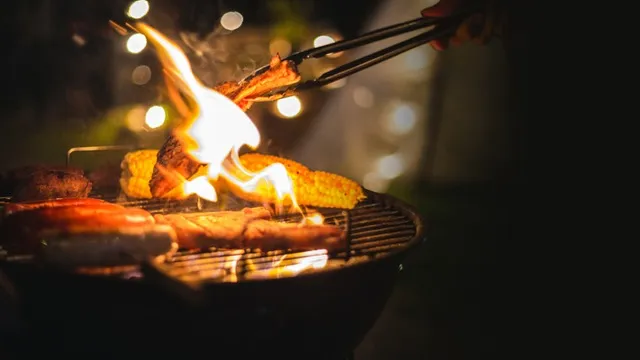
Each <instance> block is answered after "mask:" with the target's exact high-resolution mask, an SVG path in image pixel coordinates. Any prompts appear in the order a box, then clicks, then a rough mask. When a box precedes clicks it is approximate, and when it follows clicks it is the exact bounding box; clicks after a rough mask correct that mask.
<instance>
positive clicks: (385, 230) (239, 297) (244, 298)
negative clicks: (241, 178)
mask: <svg viewBox="0 0 640 360" xmlns="http://www.w3.org/2000/svg"><path fill="white" fill-rule="evenodd" d="M98 195H99V194H95V196H96V197H97V196H98ZM101 197H103V198H104V199H107V200H111V201H119V202H121V203H123V204H125V205H126V206H135V207H142V208H145V209H147V210H148V211H150V212H152V213H171V212H195V211H202V210H207V211H210V210H212V209H210V208H207V206H206V204H202V203H199V202H198V200H195V199H191V200H186V201H167V200H137V201H124V202H123V199H118V198H117V197H116V196H107V195H101ZM221 203H222V204H224V205H225V206H226V208H231V209H232V208H240V207H243V206H247V205H250V204H247V203H246V202H240V201H237V200H233V199H227V200H225V201H222V202H221ZM253 205H255V204H253ZM216 206H219V205H216ZM314 210H316V211H319V212H321V213H322V214H323V215H324V216H325V219H326V221H327V222H334V223H336V224H338V225H340V226H343V227H345V230H346V232H347V234H348V245H347V248H346V249H345V250H344V251H341V252H339V253H337V254H331V256H330V260H329V264H328V266H327V267H325V268H323V269H320V270H314V271H312V272H309V273H303V274H299V275H297V276H294V277H284V278H278V279H274V278H269V279H256V278H254V277H251V276H247V275H250V274H251V273H250V272H249V270H248V269H249V268H250V265H253V266H254V267H255V266H256V264H260V263H261V262H270V261H273V260H272V259H273V257H274V256H280V257H281V256H282V255H284V253H275V254H274V253H269V254H268V255H266V254H259V253H254V252H250V251H242V253H241V254H240V255H241V256H240V258H239V260H238V261H237V264H236V270H237V277H236V278H234V279H232V280H229V278H228V277H226V278H225V276H220V272H219V271H211V270H212V269H214V270H215V269H219V268H220V267H221V264H223V263H225V262H226V261H227V259H228V257H229V256H237V255H238V250H236V251H235V252H234V251H232V250H219V249H207V250H201V251H197V252H194V251H185V252H180V253H178V254H176V256H174V257H173V258H172V259H171V260H169V261H167V262H165V263H161V264H153V263H148V264H142V265H141V266H140V267H139V268H137V269H135V270H132V271H131V272H128V273H126V274H120V275H118V276H108V277H107V276H90V275H80V274H75V273H70V272H67V271H65V270H63V269H51V268H42V267H39V266H37V265H35V264H32V263H29V262H23V261H7V260H6V259H5V261H4V263H3V270H4V271H5V272H6V273H7V275H8V277H9V278H10V279H11V281H12V284H13V286H14V287H15V288H16V290H17V293H18V294H19V295H18V296H19V297H20V299H19V300H20V301H19V303H20V304H21V309H20V310H21V314H23V317H24V320H25V321H26V323H27V324H28V325H29V326H28V330H29V336H28V339H29V341H30V342H32V341H36V342H37V343H38V344H41V346H47V347H49V348H50V349H52V350H53V349H58V350H59V351H60V352H63V353H64V352H70V353H73V354H84V356H90V357H91V358H115V357H117V358H119V359H122V358H123V357H125V358H126V357H129V356H130V357H139V356H144V355H146V356H149V355H153V354H156V355H163V356H168V355H173V356H180V357H181V358H183V359H186V358H196V357H201V356H202V354H203V353H204V352H205V351H207V352H208V353H209V354H210V355H209V356H212V357H213V358H221V359H226V358H230V357H235V358H250V357H256V356H265V354H270V356H278V358H280V359H283V358H284V359H288V358H291V359H293V358H295V359H299V358H305V359H316V358H317V359H328V358H336V357H337V356H342V355H343V354H346V353H348V352H350V351H352V350H353V349H354V348H355V347H356V346H357V344H358V343H359V342H360V341H361V340H362V338H363V337H364V335H365V334H366V333H367V331H368V330H369V329H370V328H371V327H372V326H373V324H374V322H375V320H376V318H377V317H378V315H379V314H380V312H381V311H382V309H383V307H384V305H385V303H386V301H387V299H388V297H389V295H390V293H391V291H392V288H393V285H394V282H395V279H396V276H397V274H398V272H399V270H401V269H402V264H401V263H402V261H403V259H404V256H405V255H406V253H407V251H409V250H410V249H412V248H414V247H415V246H417V245H419V244H420V243H421V242H422V241H423V240H424V232H423V223H422V220H421V219H420V217H419V216H418V215H417V213H416V212H415V210H413V209H412V208H411V207H409V206H407V205H406V204H404V203H402V202H400V201H398V200H396V199H394V198H392V197H390V196H387V195H382V194H377V193H373V192H367V200H366V201H364V202H362V203H361V204H359V205H358V206H357V207H356V208H355V209H353V210H350V211H339V210H329V209H314ZM280 220H283V221H298V220H299V217H296V216H283V217H281V219H280ZM297 256H301V255H300V254H295V253H290V254H287V257H289V258H291V259H294V258H296V257H297Z"/></svg>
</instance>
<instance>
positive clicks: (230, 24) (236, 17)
mask: <svg viewBox="0 0 640 360" xmlns="http://www.w3.org/2000/svg"><path fill="white" fill-rule="evenodd" d="M242 21H244V18H243V17H242V14H240V13H239V12H237V11H229V12H228V13H225V14H224V15H222V17H221V18H220V25H222V27H223V28H225V29H227V30H229V31H233V30H236V29H238V28H239V27H240V26H242Z"/></svg>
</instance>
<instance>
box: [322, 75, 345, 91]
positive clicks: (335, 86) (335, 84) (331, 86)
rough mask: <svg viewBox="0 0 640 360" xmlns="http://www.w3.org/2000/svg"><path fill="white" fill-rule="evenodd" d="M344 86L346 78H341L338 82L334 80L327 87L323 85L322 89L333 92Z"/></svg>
mask: <svg viewBox="0 0 640 360" xmlns="http://www.w3.org/2000/svg"><path fill="white" fill-rule="evenodd" d="M345 85H347V78H342V79H340V80H336V81H334V82H332V83H329V84H327V85H325V86H324V87H323V89H327V90H333V89H340V88H341V87H344V86H345Z"/></svg>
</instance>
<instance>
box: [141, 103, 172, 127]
mask: <svg viewBox="0 0 640 360" xmlns="http://www.w3.org/2000/svg"><path fill="white" fill-rule="evenodd" d="M166 117H167V113H166V112H165V111H164V108H163V107H162V106H158V105H154V106H152V107H150V108H149V110H147V114H146V115H145V117H144V122H145V124H147V126H148V127H150V128H152V129H157V128H159V127H160V126H162V125H163V124H164V121H165V120H166Z"/></svg>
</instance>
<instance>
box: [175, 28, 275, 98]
mask: <svg viewBox="0 0 640 360" xmlns="http://www.w3.org/2000/svg"><path fill="white" fill-rule="evenodd" d="M178 36H179V38H180V40H181V42H182V44H183V46H184V49H185V52H186V53H187V54H188V56H189V58H190V60H191V64H192V67H193V72H194V73H195V74H196V76H197V77H198V78H199V79H200V80H201V81H202V82H203V83H204V84H205V85H207V86H210V87H213V86H215V85H216V84H219V83H221V82H224V81H238V80H240V79H242V78H243V77H245V76H246V75H248V74H249V73H251V72H252V71H254V70H255V69H257V68H258V67H260V66H262V65H264V64H267V63H268V62H269V57H270V54H269V46H268V38H266V37H264V35H263V34H261V32H260V31H258V30H254V29H250V28H243V29H241V30H239V31H234V32H230V31H228V30H225V29H223V28H222V27H220V26H217V27H216V28H215V29H213V30H212V31H211V32H210V33H208V34H207V35H206V36H204V37H203V36H201V35H200V34H197V33H193V32H187V31H181V32H180V33H179V34H178Z"/></svg>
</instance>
